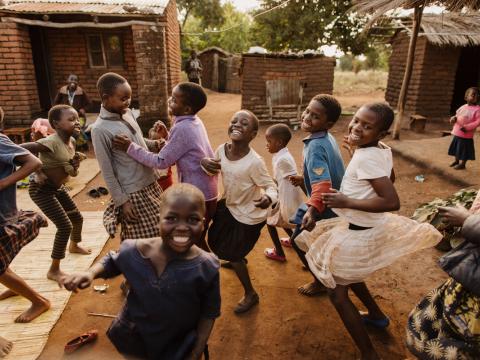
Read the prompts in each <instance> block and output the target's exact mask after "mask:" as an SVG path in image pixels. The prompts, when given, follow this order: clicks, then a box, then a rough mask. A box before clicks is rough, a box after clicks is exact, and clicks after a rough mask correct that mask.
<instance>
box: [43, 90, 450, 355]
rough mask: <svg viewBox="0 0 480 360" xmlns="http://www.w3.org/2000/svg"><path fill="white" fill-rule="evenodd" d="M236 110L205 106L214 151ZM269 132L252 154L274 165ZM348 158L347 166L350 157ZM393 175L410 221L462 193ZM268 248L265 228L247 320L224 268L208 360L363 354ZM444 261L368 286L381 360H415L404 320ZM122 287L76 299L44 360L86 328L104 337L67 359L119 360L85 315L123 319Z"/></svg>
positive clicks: (227, 102) (114, 243)
mask: <svg viewBox="0 0 480 360" xmlns="http://www.w3.org/2000/svg"><path fill="white" fill-rule="evenodd" d="M372 95H374V96H373V97H372ZM381 96H382V95H381V92H379V93H378V94H370V96H369V97H366V98H365V99H363V98H362V99H359V98H358V97H356V98H353V97H341V96H339V98H340V101H341V102H342V103H343V104H347V103H351V104H354V105H357V104H358V105H361V103H362V102H364V101H365V102H366V101H371V100H373V98H375V97H377V99H378V98H380V99H381ZM239 107H240V96H238V95H232V94H218V93H209V100H208V106H207V108H206V109H205V110H204V111H202V113H201V114H200V116H201V117H202V119H203V120H204V122H205V125H206V127H207V129H208V133H209V136H210V140H211V142H212V146H213V147H214V148H215V147H217V146H218V145H219V144H221V143H223V142H225V141H226V140H227V133H226V128H227V124H228V122H229V120H230V117H231V115H232V114H233V112H234V111H235V110H237V109H239ZM347 124H348V119H347V118H343V119H342V120H341V121H339V123H338V124H337V125H336V126H335V127H334V129H333V130H332V133H333V134H334V135H335V136H336V137H337V139H340V138H341V136H342V135H343V134H344V132H345V130H346V127H347ZM264 133H265V127H262V128H261V129H260V131H259V134H258V136H257V138H256V139H255V140H254V142H253V147H254V148H255V150H256V151H257V152H259V153H260V154H261V155H262V156H264V157H265V160H266V161H267V164H269V163H270V161H271V156H270V154H268V153H267V151H266V149H265V143H264ZM304 136H305V134H303V133H302V132H301V131H297V132H295V134H294V137H293V139H292V141H291V143H290V145H289V149H290V151H291V152H292V153H293V155H294V157H295V158H296V160H297V164H300V162H301V151H302V142H301V139H302V138H303V137H304ZM344 158H345V159H347V157H346V154H344ZM269 166H270V165H269ZM80 171H81V169H80ZM395 171H396V174H397V182H396V187H397V190H398V192H399V194H400V198H401V202H402V208H401V210H400V213H401V214H403V215H406V216H410V215H411V214H412V212H413V210H414V209H415V208H416V207H417V205H418V204H420V203H422V202H426V201H430V200H432V199H433V198H435V197H445V196H447V195H450V194H451V193H453V192H455V191H456V190H458V187H457V186H455V185H452V184H450V183H448V182H446V181H445V180H442V179H441V178H440V177H438V176H436V175H435V174H433V173H431V172H429V171H427V170H424V169H419V168H417V167H416V166H415V165H413V164H410V163H408V162H406V161H404V160H402V159H400V158H395ZM420 173H422V174H424V175H425V177H426V178H427V181H426V182H425V183H417V182H415V180H414V177H415V175H417V174H420ZM100 184H103V179H102V178H101V176H100V175H99V176H97V177H96V178H95V179H94V180H93V181H92V182H91V183H90V184H89V185H88V186H87V188H86V189H85V190H84V191H83V192H82V193H80V194H79V195H78V196H77V197H76V198H75V199H76V202H77V204H78V206H79V207H80V209H81V210H83V211H93V210H103V209H104V208H105V206H106V202H107V198H106V197H104V198H101V199H90V198H89V197H88V196H87V195H86V192H87V191H88V190H89V189H90V188H91V187H93V186H98V185H100ZM118 244H119V242H118V239H113V240H110V241H108V242H107V244H106V246H105V248H104V251H103V253H102V255H103V254H104V253H105V252H107V251H109V250H111V249H116V248H118ZM268 246H271V241H270V239H269V237H268V233H267V231H266V229H264V230H263V231H262V236H261V238H260V240H259V242H258V244H257V246H256V247H255V249H254V250H253V251H252V253H251V254H250V255H249V257H248V260H249V270H250V273H251V276H252V279H253V284H254V286H255V288H256V289H257V291H258V292H259V294H260V305H259V306H257V307H256V308H254V309H253V310H252V311H250V312H249V313H247V314H244V315H242V316H237V315H235V314H234V313H233V307H234V306H235V304H236V303H237V301H238V300H239V299H240V298H241V296H242V291H241V286H240V284H239V282H238V280H237V279H236V277H235V275H234V274H233V272H232V271H231V270H226V269H221V291H222V316H221V317H220V318H219V319H218V320H217V322H216V324H215V328H214V330H213V334H212V336H211V338H210V341H209V346H210V354H211V358H212V359H232V360H234V359H255V360H257V359H285V360H286V359H289V360H290V359H356V358H358V357H359V352H358V351H357V350H356V348H355V346H354V344H353V342H352V340H351V339H350V337H349V336H348V333H347V331H346V330H345V329H344V328H343V325H342V323H341V321H340V318H339V317H338V315H337V314H336V312H335V310H334V308H333V307H332V305H331V304H330V302H329V300H328V299H327V298H326V297H325V296H323V297H314V298H308V297H304V296H301V295H299V294H298V293H297V287H298V286H299V285H301V284H303V283H305V282H307V281H309V280H310V276H309V274H308V273H307V272H305V271H303V270H302V267H301V264H300V261H299V260H298V259H297V258H296V256H295V254H294V252H293V251H292V250H290V249H287V250H286V253H287V258H288V261H287V262H286V263H276V262H273V261H271V260H267V259H266V258H265V257H264V255H263V250H264V249H265V247H268ZM439 255H440V253H439V252H438V251H436V250H434V249H428V250H425V251H422V252H419V253H416V254H414V255H412V256H409V257H406V258H403V259H401V260H399V261H398V262H396V263H395V264H393V265H392V266H390V267H388V268H386V269H384V270H381V271H379V272H377V273H376V274H374V275H373V276H372V277H371V278H370V279H368V281H367V283H368V285H369V287H370V289H371V291H372V293H373V294H374V295H375V297H376V299H377V301H378V302H379V304H380V306H381V307H382V308H383V309H384V311H385V313H386V314H388V316H389V317H390V319H391V326H390V327H389V328H388V331H386V332H376V331H372V332H371V337H372V339H373V341H374V344H375V347H376V348H377V349H378V351H379V353H380V355H381V356H382V357H383V358H384V359H404V358H407V357H409V356H410V355H409V353H408V351H407V350H406V348H405V345H404V341H405V324H406V320H407V316H408V313H409V311H410V310H411V309H412V308H413V307H414V305H415V303H416V302H417V301H419V300H420V299H421V297H422V296H423V295H425V294H426V292H427V291H428V290H430V289H431V288H433V287H435V286H437V285H439V284H440V283H441V282H442V281H443V280H444V279H445V278H446V275H445V274H444V273H443V272H442V271H441V270H440V269H439V268H438V266H437V265H436V261H437V259H438V256H439ZM120 280H121V279H115V280H107V281H103V280H96V283H104V282H106V283H108V284H110V289H109V291H108V292H107V293H106V294H104V295H100V294H97V293H94V292H93V290H91V289H87V290H84V291H81V292H79V293H77V294H73V296H72V297H71V299H70V301H69V303H68V305H67V307H66V309H65V311H64V313H63V314H62V316H61V318H60V320H59V321H58V323H57V324H56V325H55V327H54V328H53V330H52V332H51V335H50V338H49V341H48V343H47V345H46V347H45V349H44V351H43V352H42V354H41V356H40V359H59V358H63V347H64V345H65V343H66V342H67V341H68V340H69V339H71V338H73V337H75V336H77V335H79V334H81V333H83V332H85V331H87V330H89V329H98V330H99V332H100V336H99V339H98V341H97V342H96V343H95V344H93V345H88V346H86V347H85V348H83V349H80V350H79V351H77V352H76V353H74V354H72V355H69V356H68V358H69V359H106V358H108V359H110V360H115V359H122V358H123V357H122V356H121V355H120V354H118V353H117V352H116V350H115V349H114V348H113V346H112V345H111V344H110V342H109V341H108V338H107V337H106V335H105V331H106V330H107V328H108V326H109V324H110V322H111V319H110V318H103V317H94V316H89V315H87V313H88V312H96V313H105V314H111V315H114V314H116V313H117V312H118V310H119V309H120V306H121V304H122V302H123V300H124V299H123V297H122V295H121V293H120V290H119V283H120ZM356 303H358V301H357V302H356ZM410 357H411V356H410ZM65 358H67V356H65Z"/></svg>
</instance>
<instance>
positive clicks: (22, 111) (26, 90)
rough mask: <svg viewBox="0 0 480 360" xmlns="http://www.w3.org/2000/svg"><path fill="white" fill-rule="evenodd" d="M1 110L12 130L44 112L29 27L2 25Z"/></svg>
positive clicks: (0, 35)
mask: <svg viewBox="0 0 480 360" xmlns="http://www.w3.org/2000/svg"><path fill="white" fill-rule="evenodd" d="M46 91H48V89H46ZM0 106H2V107H3V110H4V111H5V124H6V125H7V126H10V127H11V126H22V125H23V126H25V125H30V124H31V123H32V114H33V113H35V112H38V111H40V110H41V109H40V101H39V99H38V93H37V81H36V78H35V68H34V65H33V59H32V48H31V43H30V35H29V33H28V27H27V26H25V25H19V24H14V23H2V22H0Z"/></svg>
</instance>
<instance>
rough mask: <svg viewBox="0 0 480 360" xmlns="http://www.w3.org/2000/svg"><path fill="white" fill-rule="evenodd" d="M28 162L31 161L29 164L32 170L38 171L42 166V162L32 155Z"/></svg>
mask: <svg viewBox="0 0 480 360" xmlns="http://www.w3.org/2000/svg"><path fill="white" fill-rule="evenodd" d="M30 162H31V166H32V169H33V171H38V170H40V169H41V168H42V165H43V163H42V161H41V160H40V159H39V158H37V157H36V156H33V155H32V157H31V159H30Z"/></svg>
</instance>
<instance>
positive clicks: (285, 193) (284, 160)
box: [272, 147, 303, 222]
mask: <svg viewBox="0 0 480 360" xmlns="http://www.w3.org/2000/svg"><path fill="white" fill-rule="evenodd" d="M272 167H273V177H274V179H275V181H276V182H277V186H278V202H279V204H280V214H281V216H282V219H283V220H284V221H287V222H288V221H289V219H290V218H291V217H292V216H293V215H295V213H296V211H297V209H298V207H299V206H300V205H301V204H302V203H303V192H302V190H301V189H300V188H299V187H297V186H293V185H292V183H291V182H290V181H289V180H288V177H289V176H292V175H297V174H298V172H297V164H296V163H295V159H294V158H293V156H292V154H290V152H289V151H288V149H287V148H286V147H285V148H283V149H281V150H280V151H279V152H277V153H275V154H274V155H273V157H272Z"/></svg>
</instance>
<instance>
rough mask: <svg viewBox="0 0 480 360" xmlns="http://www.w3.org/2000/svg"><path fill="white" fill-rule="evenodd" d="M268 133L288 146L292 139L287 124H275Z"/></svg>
mask: <svg viewBox="0 0 480 360" xmlns="http://www.w3.org/2000/svg"><path fill="white" fill-rule="evenodd" d="M267 132H269V133H270V135H271V136H272V137H274V138H275V139H279V140H281V141H282V143H283V144H284V145H285V146H286V145H288V143H289V142H290V140H291V139H292V132H291V131H290V128H289V127H288V126H287V125H285V124H275V125H272V126H270V127H269V128H268V129H267Z"/></svg>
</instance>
